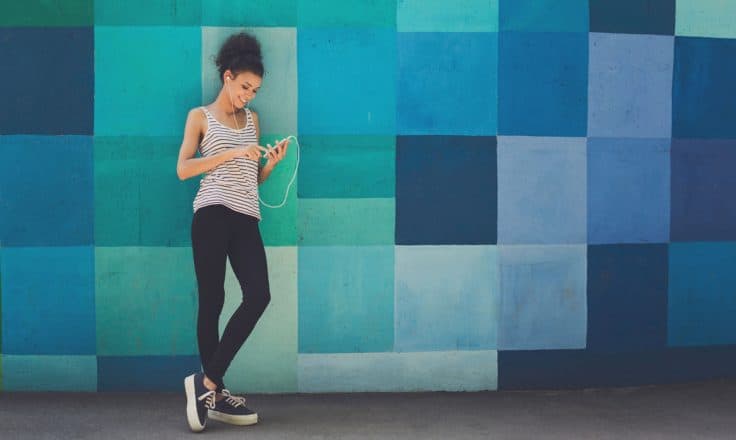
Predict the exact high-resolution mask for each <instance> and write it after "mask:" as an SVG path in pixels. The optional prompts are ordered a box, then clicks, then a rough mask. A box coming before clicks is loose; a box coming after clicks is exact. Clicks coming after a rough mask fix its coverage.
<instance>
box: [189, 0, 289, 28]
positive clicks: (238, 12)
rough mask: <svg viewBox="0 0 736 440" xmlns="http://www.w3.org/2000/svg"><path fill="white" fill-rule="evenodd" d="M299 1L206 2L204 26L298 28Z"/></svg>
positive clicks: (203, 15)
mask: <svg viewBox="0 0 736 440" xmlns="http://www.w3.org/2000/svg"><path fill="white" fill-rule="evenodd" d="M296 11H297V0H246V1H237V2H234V1H228V0H205V4H204V5H202V25H204V26H284V27H286V26H296V20H297V12H296Z"/></svg>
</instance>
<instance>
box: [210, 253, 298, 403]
mask: <svg viewBox="0 0 736 440" xmlns="http://www.w3.org/2000/svg"><path fill="white" fill-rule="evenodd" d="M266 258H267V259H268V278H269V285H270V288H271V303H270V304H269V305H268V308H266V311H265V312H264V313H263V316H261V319H260V320H259V321H258V323H257V324H256V327H255V329H253V333H251V335H250V337H249V338H248V340H247V341H246V342H245V344H243V347H242V348H241V349H240V351H239V352H238V354H237V355H236V356H235V358H234V359H233V362H232V363H231V364H230V368H229V369H228V371H227V374H226V375H225V384H226V385H227V387H228V388H229V389H230V390H231V391H234V392H238V393H240V392H257V393H293V392H296V391H297V343H298V339H297V319H298V316H297V248H296V247H280V248H269V247H267V248H266ZM246 295H247V293H246ZM241 300H242V293H241V290H240V285H239V284H238V280H237V279H236V278H235V275H234V274H233V271H232V268H230V265H229V264H228V265H227V273H226V275H225V307H224V308H223V312H222V315H220V331H222V330H224V329H225V326H226V325H227V321H228V320H229V319H230V317H231V316H232V314H233V312H234V311H235V309H236V308H237V307H238V305H240V302H241Z"/></svg>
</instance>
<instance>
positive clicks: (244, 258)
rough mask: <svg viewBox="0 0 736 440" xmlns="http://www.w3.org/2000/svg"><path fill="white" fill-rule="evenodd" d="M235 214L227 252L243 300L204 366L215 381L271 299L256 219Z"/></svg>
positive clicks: (222, 373) (227, 365) (266, 268)
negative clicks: (206, 365) (208, 361)
mask: <svg viewBox="0 0 736 440" xmlns="http://www.w3.org/2000/svg"><path fill="white" fill-rule="evenodd" d="M236 217H237V220H236V221H235V223H234V225H235V226H234V230H233V237H232V240H231V241H230V247H229V248H228V255H229V257H230V265H231V266H232V268H233V272H235V276H236V277H237V278H238V281H239V282H240V288H241V289H242V291H243V301H242V302H241V303H240V306H238V308H237V309H236V310H235V313H233V316H232V317H231V318H230V321H228V323H227V326H226V327H225V330H224V332H223V333H222V339H221V340H220V343H219V345H218V346H217V350H216V351H215V354H214V356H213V357H212V359H211V360H210V363H209V365H208V370H207V376H208V377H209V378H210V379H212V380H213V381H216V382H218V381H219V382H218V383H221V382H222V377H223V376H224V375H225V371H227V369H228V367H229V366H230V362H232V360H233V358H234V357H235V354H236V353H237V352H238V350H239V349H240V347H241V346H242V345H243V343H245V341H246V339H248V336H250V334H251V332H252V331H253V328H254V327H255V325H256V323H257V322H258V320H259V319H260V317H261V315H263V312H264V311H265V310H266V307H267V306H268V304H269V302H270V301H271V292H270V289H269V285H268V267H267V263H266V250H265V249H264V247H263V240H262V239H261V233H260V231H259V230H258V220H257V219H255V218H253V217H250V216H247V215H244V214H237V215H236ZM210 374H212V376H210Z"/></svg>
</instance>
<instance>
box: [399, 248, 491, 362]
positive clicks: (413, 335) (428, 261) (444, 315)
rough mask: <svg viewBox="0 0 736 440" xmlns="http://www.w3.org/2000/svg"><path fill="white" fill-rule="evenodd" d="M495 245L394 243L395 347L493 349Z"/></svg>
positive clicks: (436, 349)
mask: <svg viewBox="0 0 736 440" xmlns="http://www.w3.org/2000/svg"><path fill="white" fill-rule="evenodd" d="M498 309H499V287H498V276H497V253H496V247H495V246H449V245H448V246H397V247H396V351H440V350H484V349H495V348H496V334H497V326H498Z"/></svg>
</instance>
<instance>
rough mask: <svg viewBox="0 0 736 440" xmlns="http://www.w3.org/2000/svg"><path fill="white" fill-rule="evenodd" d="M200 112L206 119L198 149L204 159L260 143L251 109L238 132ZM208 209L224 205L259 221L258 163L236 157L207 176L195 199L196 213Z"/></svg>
mask: <svg viewBox="0 0 736 440" xmlns="http://www.w3.org/2000/svg"><path fill="white" fill-rule="evenodd" d="M201 108H202V111H204V114H205V115H206V116H207V130H206V131H205V134H204V137H203V138H202V142H200V145H199V148H198V149H199V154H200V155H202V157H209V156H213V155H215V154H217V153H221V152H223V151H225V150H227V149H228V148H235V147H243V146H246V145H250V144H256V143H258V138H257V136H256V128H255V124H254V123H253V115H252V114H251V111H250V110H249V109H245V114H246V123H245V127H243V128H241V129H240V130H236V129H234V128H230V127H228V126H226V125H224V124H222V123H220V122H219V121H218V120H217V119H215V117H214V116H212V114H211V113H210V112H209V110H207V109H206V108H204V107H201ZM209 205H224V206H227V207H228V208H230V209H232V210H233V211H237V212H240V213H243V214H247V215H250V216H252V217H255V218H257V219H258V220H260V219H261V211H260V205H259V204H258V162H256V161H254V160H250V159H246V158H245V157H236V158H235V159H231V160H229V161H227V162H223V163H221V164H220V165H218V166H216V167H215V168H213V169H211V170H209V171H208V172H207V173H205V176H204V177H203V178H202V180H201V181H200V182H199V190H198V191H197V195H196V196H195V197H194V212H197V210H198V209H199V208H202V207H204V206H209Z"/></svg>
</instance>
